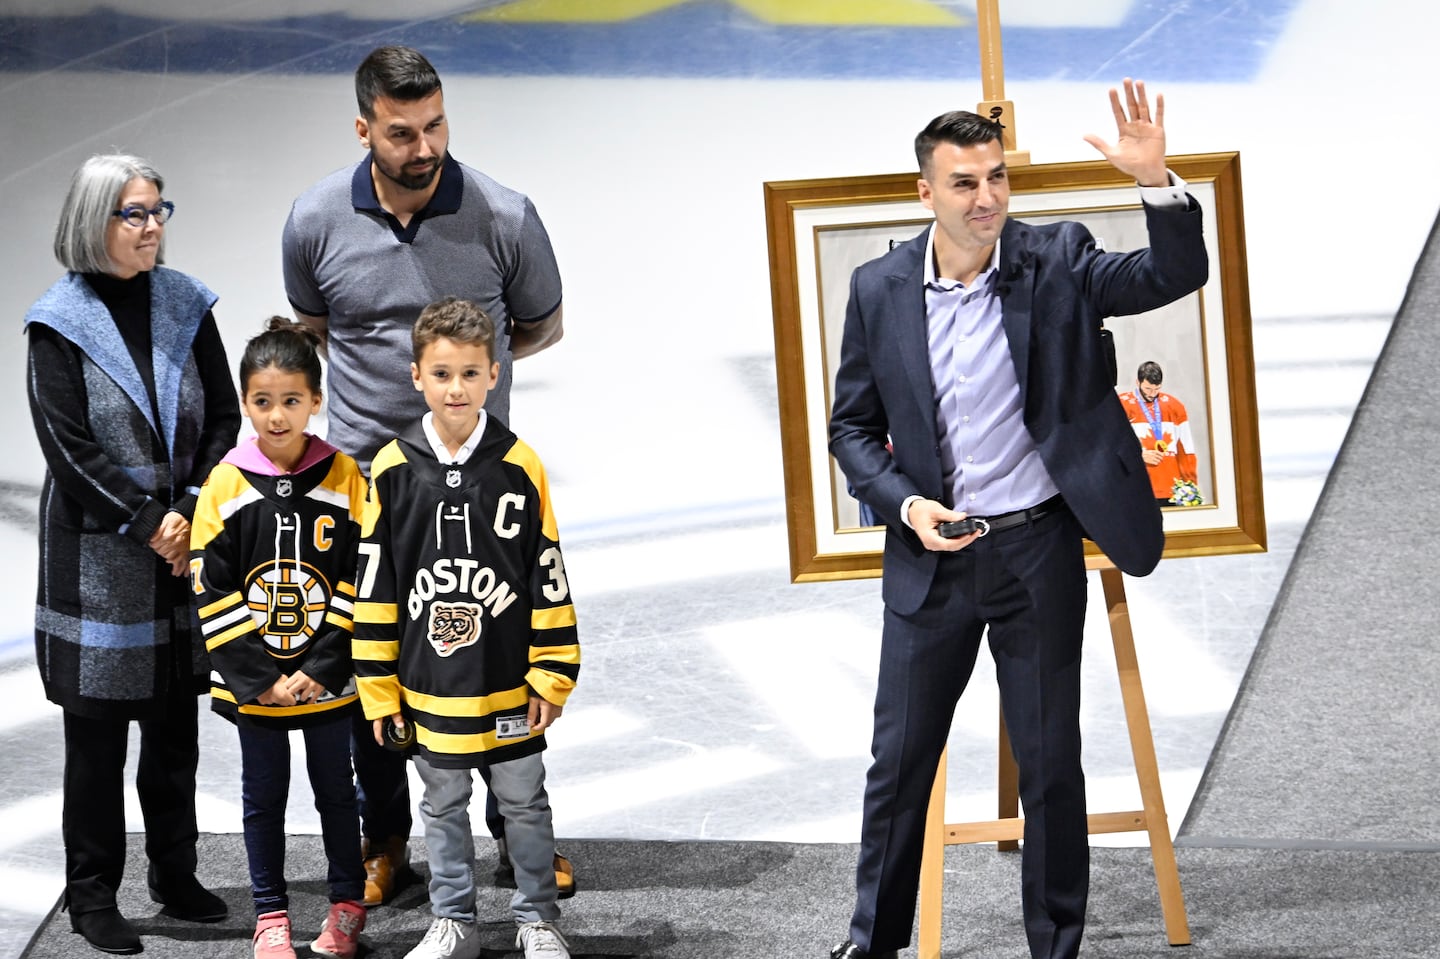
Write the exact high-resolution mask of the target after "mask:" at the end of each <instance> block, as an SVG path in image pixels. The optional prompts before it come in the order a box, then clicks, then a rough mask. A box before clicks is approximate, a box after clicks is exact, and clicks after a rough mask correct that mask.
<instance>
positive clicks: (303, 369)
mask: <svg viewBox="0 0 1440 959" xmlns="http://www.w3.org/2000/svg"><path fill="white" fill-rule="evenodd" d="M319 347H320V334H319V333H317V332H315V331H314V330H312V329H311V328H310V327H308V326H306V325H305V324H303V323H296V322H295V321H294V320H290V319H286V318H285V317H283V316H272V317H270V319H268V320H266V321H265V332H264V333H261V334H260V335H259V336H257V337H255V338H254V339H252V340H251V341H250V342H249V343H246V344H245V354H244V355H243V356H241V357H240V395H242V396H243V395H245V394H246V393H248V392H249V390H250V377H251V376H253V375H254V374H256V373H258V372H260V371H261V370H264V369H269V368H270V367H272V366H273V367H275V369H277V370H279V371H280V372H282V373H303V374H304V375H305V382H306V385H308V386H309V387H310V391H311V392H312V393H319V392H320V379H321V375H322V374H321V368H320V349H319Z"/></svg>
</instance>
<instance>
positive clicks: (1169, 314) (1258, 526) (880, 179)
mask: <svg viewBox="0 0 1440 959" xmlns="http://www.w3.org/2000/svg"><path fill="white" fill-rule="evenodd" d="M1169 165H1170V168H1171V169H1172V170H1174V171H1175V173H1176V174H1177V175H1178V176H1179V177H1181V178H1182V179H1183V180H1185V181H1186V184H1187V189H1188V191H1189V193H1190V194H1191V196H1193V197H1194V198H1195V200H1196V201H1197V202H1198V203H1199V204H1200V206H1201V208H1202V210H1203V215H1204V222H1205V244H1206V248H1207V251H1208V253H1209V256H1210V279H1209V282H1207V283H1206V285H1205V286H1204V287H1202V288H1201V289H1200V290H1198V291H1196V292H1194V293H1192V294H1190V295H1189V296H1186V297H1184V298H1183V299H1180V300H1177V301H1176V302H1174V303H1172V304H1170V305H1169V306H1166V307H1164V308H1162V309H1159V310H1154V311H1151V312H1149V313H1144V314H1140V315H1137V316H1124V317H1107V318H1106V319H1105V324H1104V325H1105V329H1106V330H1107V331H1108V334H1107V335H1109V336H1111V337H1112V338H1113V343H1114V347H1115V356H1116V367H1117V375H1116V390H1117V393H1124V394H1136V393H1137V390H1138V384H1137V374H1138V373H1139V371H1140V367H1141V364H1154V366H1155V367H1158V368H1159V369H1160V370H1161V371H1163V385H1162V391H1163V392H1164V393H1166V394H1168V395H1169V396H1171V397H1173V398H1174V399H1177V400H1179V401H1180V402H1181V403H1182V404H1183V406H1184V408H1185V410H1186V412H1187V413H1188V420H1189V422H1188V430H1187V431H1186V432H1185V433H1183V434H1181V435H1180V436H1176V435H1172V434H1171V433H1166V434H1164V435H1163V436H1162V435H1161V434H1160V433H1159V432H1157V433H1156V435H1155V437H1154V440H1153V441H1152V442H1150V443H1148V444H1147V443H1144V442H1143V436H1142V434H1145V432H1146V429H1147V427H1145V426H1144V425H1143V424H1142V425H1139V426H1137V430H1136V432H1137V442H1141V443H1142V446H1146V447H1147V448H1151V449H1154V448H1156V447H1158V448H1159V449H1160V450H1162V451H1165V452H1168V453H1169V454H1171V455H1174V454H1175V453H1177V452H1182V451H1180V450H1178V449H1176V444H1177V442H1180V441H1183V446H1185V447H1187V448H1185V449H1184V450H1183V455H1184V456H1185V457H1186V459H1185V463H1186V464H1188V465H1187V468H1186V470H1185V479H1186V480H1187V481H1188V485H1186V486H1185V487H1184V489H1183V490H1182V491H1181V492H1177V494H1176V497H1175V499H1176V502H1177V503H1181V502H1183V503H1184V504H1185V505H1173V506H1167V507H1165V508H1164V509H1163V515H1164V524H1165V540H1166V542H1165V554H1164V555H1165V556H1166V557H1175V556H1196V555H1208V554H1220V553H1236V552H1260V551H1263V550H1264V549H1265V546H1266V537H1265V516H1264V504H1263V499H1262V490H1261V476H1260V451H1259V431H1258V426H1257V422H1256V409H1255V372H1254V361H1253V358H1252V351H1251V337H1250V307H1249V287H1248V279H1247V275H1246V267H1245V234H1244V222H1243V218H1242V204H1241V192H1240V157H1239V154H1238V153H1233V152H1231V153H1210V154H1199V155H1188V156H1176V157H1171V158H1169ZM1009 172H1010V188H1011V195H1010V216H1012V217H1015V218H1017V219H1021V220H1025V221H1028V222H1033V223H1037V224H1040V223H1050V222H1054V221H1057V220H1078V221H1080V222H1082V223H1084V224H1085V225H1086V226H1087V227H1088V228H1089V229H1090V232H1091V233H1092V234H1093V235H1094V237H1095V239H1096V243H1097V244H1098V245H1099V246H1101V247H1102V248H1103V249H1106V250H1111V251H1116V252H1122V251H1127V250H1133V249H1137V248H1140V247H1144V246H1145V245H1146V244H1147V236H1146V230H1145V214H1144V210H1143V208H1142V206H1141V203H1140V197H1139V192H1138V191H1137V190H1136V188H1135V184H1134V181H1133V180H1131V179H1129V178H1127V177H1125V176H1123V175H1122V174H1120V173H1119V172H1118V171H1116V170H1115V169H1114V167H1112V166H1110V164H1109V163H1107V162H1105V161H1104V160H1097V161H1093V162H1080V163H1058V164H1044V165H1032V166H1023V167H1012V168H1011V169H1010V171H1009ZM916 179H917V175H916V174H894V175H883V176H865V177H841V178H833V179H824V180H792V181H779V182H769V183H766V184H765V214H766V225H767V228H768V234H769V244H770V283H771V297H772V302H773V307H774V323H775V363H776V379H777V384H778V387H779V400H780V436H781V446H782V453H783V460H784V468H785V496H786V504H787V509H786V522H787V528H788V534H789V545H790V567H791V575H792V578H793V579H795V580H796V581H802V580H817V579H842V578H852V577H863V576H878V575H879V573H880V555H881V550H882V547H883V537H884V530H883V528H881V527H878V526H874V525H872V522H873V519H872V517H871V516H870V515H869V511H868V509H866V507H865V506H864V504H862V503H860V502H858V501H857V500H856V499H855V497H854V496H853V495H852V494H851V492H850V490H849V489H848V487H847V484H846V482H845V476H844V474H843V473H842V472H841V470H840V468H839V466H838V464H836V462H835V460H834V458H833V457H831V456H830V453H829V451H828V449H827V428H828V423H829V418H830V403H831V394H832V391H833V388H834V380H835V369H836V367H837V365H838V363H839V358H840V341H841V336H842V333H843V330H844V325H845V308H846V299H847V297H848V295H849V285H850V274H851V273H852V272H853V271H854V269H855V268H856V267H857V266H859V265H860V264H862V263H864V262H866V261H868V260H872V259H874V258H876V257H878V256H881V255H883V254H884V253H886V252H887V251H888V250H889V249H890V248H891V246H893V245H895V244H896V243H900V242H904V241H906V240H909V239H910V238H912V237H914V236H915V235H916V234H918V233H920V232H921V231H923V230H925V229H927V228H928V227H929V225H930V223H931V222H932V221H933V215H932V214H931V213H930V212H929V211H928V210H926V209H925V208H924V206H922V205H921V203H920V200H919V196H918V193H917V190H916ZM1097 335H1100V334H1099V333H1098V332H1097ZM1146 369H1147V372H1148V371H1150V370H1151V369H1152V368H1151V367H1149V366H1147V367H1146ZM1177 432H1178V431H1177ZM1086 549H1087V562H1088V563H1089V564H1090V565H1091V566H1092V567H1097V568H1098V567H1101V566H1104V565H1106V564H1107V562H1108V561H1107V560H1106V559H1105V557H1104V556H1103V555H1102V554H1101V553H1100V552H1099V550H1098V549H1096V547H1095V546H1094V544H1093V543H1087V545H1086Z"/></svg>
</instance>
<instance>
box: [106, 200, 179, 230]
mask: <svg viewBox="0 0 1440 959" xmlns="http://www.w3.org/2000/svg"><path fill="white" fill-rule="evenodd" d="M174 213H175V204H173V203H171V202H170V201H169V200H164V201H162V202H161V204H160V205H159V206H157V207H155V208H154V209H153V210H152V209H148V208H146V207H143V206H141V205H140V204H138V203H132V204H130V205H129V206H127V207H125V208H124V209H120V210H111V211H110V215H111V216H117V217H119V218H120V219H121V220H122V221H124V222H125V223H127V224H129V225H130V226H133V227H134V228H135V229H137V230H139V229H142V228H143V227H144V226H145V224H146V223H148V222H149V220H150V218H151V217H152V216H153V217H154V218H155V223H156V224H157V225H160V226H164V225H165V223H166V221H168V220H169V219H170V217H171V216H172V215H174Z"/></svg>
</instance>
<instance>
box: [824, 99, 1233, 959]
mask: <svg viewBox="0 0 1440 959" xmlns="http://www.w3.org/2000/svg"><path fill="white" fill-rule="evenodd" d="M1110 101H1111V107H1112V109H1113V111H1114V114H1115V120H1116V124H1117V127H1118V136H1117V139H1116V142H1115V143H1114V144H1113V145H1112V144H1110V143H1108V142H1107V141H1105V140H1102V139H1101V138H1099V137H1097V136H1093V135H1092V136H1087V137H1086V138H1085V139H1086V140H1087V141H1088V142H1089V143H1090V144H1091V145H1093V146H1094V147H1095V148H1096V149H1098V150H1099V151H1100V152H1101V153H1102V154H1104V155H1105V157H1106V159H1108V160H1109V161H1110V163H1111V164H1112V165H1113V166H1114V167H1115V168H1116V169H1117V170H1119V171H1120V172H1121V173H1124V174H1126V175H1127V176H1133V177H1134V178H1135V180H1136V182H1137V184H1138V186H1139V188H1140V194H1141V199H1142V200H1143V201H1144V209H1145V216H1146V223H1147V227H1148V230H1149V237H1150V247H1149V248H1148V249H1144V250H1138V251H1134V252H1131V253H1105V252H1102V251H1100V250H1099V249H1097V248H1096V245H1095V242H1094V240H1093V238H1092V237H1091V235H1090V233H1089V231H1088V230H1086V229H1085V227H1084V226H1082V225H1080V224H1078V223H1073V222H1066V223H1058V224H1053V225H1047V226H1028V225H1026V224H1023V223H1019V222H1016V221H1007V219H1006V211H1007V209H1008V206H1009V199H1010V189H1009V183H1008V181H1007V179H1006V169H1005V153H1004V149H1003V147H1002V145H1001V130H1000V127H999V126H998V125H996V124H994V123H992V122H991V121H989V120H986V119H984V118H983V117H980V116H977V115H975V114H973V113H967V112H964V111H957V112H954V113H947V114H944V115H942V116H940V117H937V118H935V120H933V121H931V123H930V124H929V126H927V127H926V128H925V129H924V130H923V131H922V132H921V133H920V135H919V136H918V137H916V140H915V153H916V158H917V160H918V161H919V164H920V180H919V191H920V200H921V202H922V203H923V204H924V205H925V207H926V208H927V209H929V210H932V211H934V213H935V222H934V224H932V225H931V226H930V227H927V228H926V230H925V231H924V232H923V233H921V234H920V235H919V236H917V237H915V238H914V239H913V240H910V241H908V242H907V243H904V244H902V245H900V246H897V247H896V248H895V249H893V250H891V251H890V252H889V253H888V254H886V255H885V256H882V257H880V258H879V259H876V260H872V261H870V262H869V263H866V264H864V265H863V266H861V267H860V268H859V269H857V270H856V271H855V274H854V276H853V277H852V279H851V285H850V303H849V307H848V309H847V311H846V317H845V334H844V340H843V345H842V347H841V358H840V366H839V368H838V370H837V372H836V377H835V394H834V396H835V402H834V409H833V411H832V413H831V419H830V450H831V452H833V453H834V454H835V457H836V459H837V460H838V461H839V463H840V465H841V467H842V468H843V469H844V471H845V475H846V477H847V478H848V479H849V481H850V483H851V484H852V485H853V487H854V488H855V492H856V495H857V496H858V497H859V499H860V500H862V501H863V502H866V503H869V504H870V505H871V506H872V507H874V508H875V510H876V512H877V513H878V514H879V516H880V517H881V519H882V520H883V522H884V523H885V526H886V537H885V559H884V579H883V583H882V596H883V599H884V603H885V611H884V626H883V631H882V637H881V649H880V674H879V684H878V689H877V691H876V696H875V728H874V740H873V744H872V747H871V751H872V753H873V755H874V763H873V765H872V766H871V768H870V771H869V773H868V775H867V777H866V786H865V805H864V819H863V825H862V830H861V844H860V862H859V866H858V868H857V871H856V905H855V912H854V915H853V917H852V919H851V924H850V936H849V938H848V939H847V940H846V941H845V942H843V943H841V944H840V945H839V946H836V947H835V949H834V950H832V951H831V953H830V955H831V957H832V959H893V957H894V956H895V955H896V951H897V950H899V949H902V948H904V947H906V946H908V945H909V943H910V936H911V932H912V927H913V925H914V919H915V900H916V895H917V891H918V886H919V875H920V856H921V845H922V836H923V832H924V825H925V810H926V802H927V799H928V797H929V792H930V786H931V783H932V782H933V781H934V778H935V770H936V766H937V763H938V761H939V756H940V751H941V749H942V748H943V747H944V745H945V739H946V735H947V733H948V732H949V729H950V721H951V717H952V716H953V714H954V710H955V704H956V701H957V700H958V699H959V697H960V694H961V692H962V691H963V690H964V688H965V684H966V682H967V681H968V680H969V678H970V673H971V670H972V669H973V667H974V664H975V658H976V655H977V653H978V651H979V646H980V640H981V636H982V634H983V633H984V632H985V630H986V629H987V627H988V629H989V645H990V650H991V654H992V655H993V656H994V659H995V670H996V676H997V679H998V682H999V686H1000V699H1001V707H1002V710H1003V712H1004V716H1005V723H1006V726H1007V728H1008V730H1009V732H1010V738H1011V743H1012V746H1013V749H1014V752H1015V759H1016V761H1017V763H1018V765H1019V770H1020V799H1021V802H1022V804H1023V806H1024V810H1025V838H1024V852H1023V854H1022V865H1021V876H1022V879H1021V887H1022V888H1021V892H1022V900H1023V904H1024V918H1025V931H1026V935H1027V937H1028V939H1029V943H1030V952H1031V955H1032V956H1034V957H1035V959H1062V957H1071V956H1075V955H1076V954H1077V953H1078V952H1079V949H1080V940H1081V934H1082V932H1083V929H1084V922H1085V902H1086V896H1087V892H1088V888H1089V861H1090V860H1089V831H1088V828H1087V826H1086V812H1085V777H1084V773H1083V771H1082V770H1081V767H1080V648H1081V639H1082V633H1083V628H1084V621H1085V601H1086V574H1085V562H1084V552H1083V544H1082V539H1083V538H1084V537H1086V536H1088V537H1089V538H1091V539H1093V540H1094V541H1095V542H1096V543H1097V544H1098V545H1099V546H1100V548H1101V549H1102V550H1104V552H1105V553H1106V555H1107V556H1108V557H1109V558H1110V559H1111V560H1112V561H1113V562H1114V563H1115V565H1116V566H1118V567H1119V568H1120V569H1122V570H1124V571H1125V572H1128V573H1131V574H1133V575H1144V574H1146V573H1148V572H1150V570H1152V569H1154V567H1155V564H1156V563H1157V562H1158V561H1159V559H1160V552H1161V550H1162V548H1163V546H1164V539H1165V537H1164V532H1163V530H1162V528H1161V524H1160V510H1159V507H1158V506H1156V504H1155V498H1154V496H1153V495H1152V493H1151V491H1150V480H1149V476H1148V474H1147V472H1146V469H1145V463H1144V461H1143V460H1142V459H1141V456H1140V446H1139V444H1138V443H1137V442H1136V441H1135V433H1134V430H1133V429H1132V428H1131V426H1130V424H1129V421H1128V419H1127V418H1126V416H1125V413H1124V411H1123V410H1122V409H1121V406H1120V401H1119V399H1118V398H1117V397H1116V395H1115V389H1114V382H1113V380H1112V379H1111V378H1110V373H1109V370H1108V368H1107V364H1106V361H1105V356H1104V349H1103V346H1102V342H1101V337H1100V325H1101V322H1102V320H1103V319H1104V318H1105V317H1107V316H1120V315H1129V314H1134V313H1141V312H1144V311H1146V310H1152V309H1155V308H1158V307H1160V306H1163V305H1165V304H1166V303H1169V302H1171V301H1173V300H1176V299H1179V298H1180V297H1182V296H1184V295H1186V294H1188V293H1190V292H1191V291H1193V290H1196V289H1198V288H1199V287H1201V286H1202V285H1204V283H1205V281H1206V278H1207V275H1208V262H1207V258H1206V253H1205V245H1204V239H1203V236H1202V231H1201V218H1200V209H1199V207H1198V206H1197V204H1196V203H1195V201H1194V200H1193V199H1192V198H1191V197H1189V196H1188V195H1187V194H1186V193H1185V184H1184V182H1183V181H1181V180H1179V178H1177V177H1176V176H1175V175H1174V174H1172V173H1170V172H1169V171H1168V170H1167V169H1166V166H1165V130H1164V108H1165V104H1164V100H1163V98H1158V97H1157V99H1156V103H1155V111H1154V115H1153V117H1152V115H1151V110H1150V104H1149V101H1148V98H1147V97H1146V94H1145V87H1144V84H1142V83H1132V82H1131V81H1130V80H1129V79H1126V80H1125V83H1124V101H1123V102H1122V100H1121V95H1120V93H1119V92H1117V91H1115V90H1111V91H1110ZM887 443H889V444H890V445H889V448H888V449H887V445H886V444H887ZM966 518H972V519H974V520H976V522H977V525H978V529H977V530H976V531H975V532H969V533H958V534H957V533H956V531H954V530H952V529H946V530H944V531H943V532H942V529H941V524H943V523H949V522H951V521H956V520H963V519H966ZM945 533H951V534H952V535H949V536H947V535H945Z"/></svg>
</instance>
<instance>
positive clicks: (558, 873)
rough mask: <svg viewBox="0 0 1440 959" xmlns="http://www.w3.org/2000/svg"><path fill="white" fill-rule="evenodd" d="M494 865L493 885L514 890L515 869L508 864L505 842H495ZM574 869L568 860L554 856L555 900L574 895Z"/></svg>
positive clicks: (500, 840)
mask: <svg viewBox="0 0 1440 959" xmlns="http://www.w3.org/2000/svg"><path fill="white" fill-rule="evenodd" d="M495 848H496V856H497V858H496V864H495V885H496V886H498V887H499V888H501V889H514V888H515V867H514V865H512V864H511V862H510V850H509V849H508V848H507V847H506V845H505V840H503V839H497V840H495ZM575 888H576V887H575V867H574V866H572V865H571V864H570V860H569V859H566V858H565V857H564V856H562V855H560V854H559V853H558V852H557V853H556V854H555V898H556V899H569V898H570V897H571V896H573V895H575Z"/></svg>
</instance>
